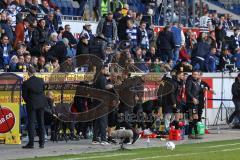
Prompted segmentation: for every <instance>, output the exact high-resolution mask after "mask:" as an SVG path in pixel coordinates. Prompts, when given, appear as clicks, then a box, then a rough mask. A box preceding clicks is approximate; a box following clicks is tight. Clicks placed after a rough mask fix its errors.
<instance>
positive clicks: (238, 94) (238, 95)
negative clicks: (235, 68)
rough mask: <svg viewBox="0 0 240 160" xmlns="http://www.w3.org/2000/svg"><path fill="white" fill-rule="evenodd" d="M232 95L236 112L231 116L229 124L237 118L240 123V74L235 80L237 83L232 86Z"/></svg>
mask: <svg viewBox="0 0 240 160" xmlns="http://www.w3.org/2000/svg"><path fill="white" fill-rule="evenodd" d="M232 95H233V98H232V100H233V103H234V105H235V111H234V112H233V114H232V115H231V116H230V118H229V121H228V122H229V123H231V122H232V121H233V119H234V118H235V117H237V118H238V120H239V121H240V73H239V74H238V76H237V77H236V79H235V82H234V83H233V85H232Z"/></svg>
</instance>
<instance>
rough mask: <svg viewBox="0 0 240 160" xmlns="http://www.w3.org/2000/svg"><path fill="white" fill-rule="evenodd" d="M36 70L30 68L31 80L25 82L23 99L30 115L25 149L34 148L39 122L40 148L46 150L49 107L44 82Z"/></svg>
mask: <svg viewBox="0 0 240 160" xmlns="http://www.w3.org/2000/svg"><path fill="white" fill-rule="evenodd" d="M35 72H36V71H35V69H34V68H33V67H29V69H28V74H29V79H28V80H26V81H25V82H23V86H22V97H23V99H24V101H25V102H26V106H27V115H28V137H29V142H28V144H27V145H26V146H23V147H22V148H24V149H30V148H34V125H35V123H34V122H35V119H36V120H37V124H38V130H39V134H38V135H39V147H40V148H44V134H45V128H44V108H45V106H46V105H47V99H46V97H45V94H44V81H43V79H41V78H38V77H36V76H35V75H34V74H35Z"/></svg>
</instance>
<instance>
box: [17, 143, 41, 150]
mask: <svg viewBox="0 0 240 160" xmlns="http://www.w3.org/2000/svg"><path fill="white" fill-rule="evenodd" d="M22 148H23V149H33V148H34V146H33V145H30V144H27V145H26V146H22ZM39 148H41V149H43V148H44V144H39Z"/></svg>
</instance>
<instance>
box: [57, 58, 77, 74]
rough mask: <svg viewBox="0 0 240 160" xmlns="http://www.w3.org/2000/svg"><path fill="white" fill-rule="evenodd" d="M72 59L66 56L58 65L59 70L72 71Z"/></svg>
mask: <svg viewBox="0 0 240 160" xmlns="http://www.w3.org/2000/svg"><path fill="white" fill-rule="evenodd" d="M74 71H75V70H74V65H73V59H72V58H71V57H66V61H65V62H64V63H63V64H61V65H60V72H74Z"/></svg>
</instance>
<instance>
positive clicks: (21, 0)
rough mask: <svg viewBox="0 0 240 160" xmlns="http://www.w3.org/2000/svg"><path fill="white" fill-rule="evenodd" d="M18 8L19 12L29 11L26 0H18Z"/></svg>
mask: <svg viewBox="0 0 240 160" xmlns="http://www.w3.org/2000/svg"><path fill="white" fill-rule="evenodd" d="M18 4H19V8H20V9H19V10H20V11H21V12H29V9H30V8H29V7H28V6H27V2H26V0H19V3H18Z"/></svg>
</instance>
